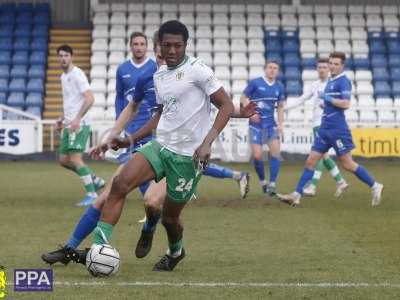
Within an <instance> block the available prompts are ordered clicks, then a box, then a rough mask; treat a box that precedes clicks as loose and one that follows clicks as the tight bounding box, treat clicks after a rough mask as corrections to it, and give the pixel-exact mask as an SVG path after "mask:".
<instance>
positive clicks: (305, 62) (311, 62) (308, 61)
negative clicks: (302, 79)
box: [301, 57, 317, 70]
mask: <svg viewBox="0 0 400 300" xmlns="http://www.w3.org/2000/svg"><path fill="white" fill-rule="evenodd" d="M301 66H302V67H303V69H305V70H314V69H315V67H316V66H317V60H316V59H315V58H313V57H308V58H303V59H302V60H301Z"/></svg>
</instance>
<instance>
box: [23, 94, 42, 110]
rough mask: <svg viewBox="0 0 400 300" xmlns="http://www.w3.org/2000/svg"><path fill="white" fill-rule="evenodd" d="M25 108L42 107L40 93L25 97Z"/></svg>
mask: <svg viewBox="0 0 400 300" xmlns="http://www.w3.org/2000/svg"><path fill="white" fill-rule="evenodd" d="M26 106H27V107H28V106H36V107H42V106H43V96H42V94H41V93H29V94H28V96H27V97H26Z"/></svg>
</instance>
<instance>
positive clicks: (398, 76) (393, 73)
mask: <svg viewBox="0 0 400 300" xmlns="http://www.w3.org/2000/svg"><path fill="white" fill-rule="evenodd" d="M390 79H391V80H392V81H400V68H399V67H396V68H391V69H390Z"/></svg>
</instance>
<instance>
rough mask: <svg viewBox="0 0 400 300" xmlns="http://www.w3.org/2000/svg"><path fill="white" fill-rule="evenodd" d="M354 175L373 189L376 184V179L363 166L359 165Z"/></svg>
mask: <svg viewBox="0 0 400 300" xmlns="http://www.w3.org/2000/svg"><path fill="white" fill-rule="evenodd" d="M354 174H355V175H356V176H357V177H358V179H360V180H361V181H362V182H364V183H365V184H368V186H369V187H372V186H373V185H374V183H375V179H374V178H373V177H372V176H371V175H370V174H369V173H368V171H367V169H365V168H364V167H363V166H361V165H359V166H358V167H357V169H356V171H355V172H354Z"/></svg>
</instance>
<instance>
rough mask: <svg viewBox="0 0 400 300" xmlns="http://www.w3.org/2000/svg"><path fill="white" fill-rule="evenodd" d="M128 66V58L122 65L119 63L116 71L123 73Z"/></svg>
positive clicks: (129, 62)
mask: <svg viewBox="0 0 400 300" xmlns="http://www.w3.org/2000/svg"><path fill="white" fill-rule="evenodd" d="M130 65H131V59H130V58H129V59H127V60H125V61H124V62H122V63H120V64H119V65H118V67H117V71H119V72H121V71H123V70H124V69H127V68H129V66H130Z"/></svg>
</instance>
